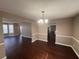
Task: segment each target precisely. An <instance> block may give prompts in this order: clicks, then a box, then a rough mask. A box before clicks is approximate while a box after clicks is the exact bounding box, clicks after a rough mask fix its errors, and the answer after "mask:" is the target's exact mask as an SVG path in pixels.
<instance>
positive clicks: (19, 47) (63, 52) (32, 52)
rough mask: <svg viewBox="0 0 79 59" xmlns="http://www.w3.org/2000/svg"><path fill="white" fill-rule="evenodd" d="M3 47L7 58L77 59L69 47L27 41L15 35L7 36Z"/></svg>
mask: <svg viewBox="0 0 79 59" xmlns="http://www.w3.org/2000/svg"><path fill="white" fill-rule="evenodd" d="M25 41H26V40H25ZM5 48H6V56H7V59H78V57H77V56H76V54H75V53H74V51H73V50H72V49H71V48H70V47H66V46H62V45H57V44H56V45H55V46H53V47H51V46H48V44H47V43H46V42H44V41H39V40H37V41H35V42H33V43H27V42H24V40H22V39H19V38H16V37H7V38H5Z"/></svg>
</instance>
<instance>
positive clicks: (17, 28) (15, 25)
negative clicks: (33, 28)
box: [14, 23, 20, 35]
mask: <svg viewBox="0 0 79 59" xmlns="http://www.w3.org/2000/svg"><path fill="white" fill-rule="evenodd" d="M19 34H20V25H19V23H14V35H19Z"/></svg>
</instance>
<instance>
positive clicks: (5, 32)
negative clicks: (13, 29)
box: [3, 24, 8, 34]
mask: <svg viewBox="0 0 79 59" xmlns="http://www.w3.org/2000/svg"><path fill="white" fill-rule="evenodd" d="M3 33H4V34H7V33H8V25H7V24H3Z"/></svg>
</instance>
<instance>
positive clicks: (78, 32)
mask: <svg viewBox="0 0 79 59" xmlns="http://www.w3.org/2000/svg"><path fill="white" fill-rule="evenodd" d="M73 36H74V37H75V38H76V39H78V40H79V16H78V17H76V18H75V19H74V20H73Z"/></svg>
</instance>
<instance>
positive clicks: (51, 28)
mask: <svg viewBox="0 0 79 59" xmlns="http://www.w3.org/2000/svg"><path fill="white" fill-rule="evenodd" d="M55 31H56V25H51V26H49V27H48V39H47V40H48V45H49V46H54V45H55V41H56V34H55Z"/></svg>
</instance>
